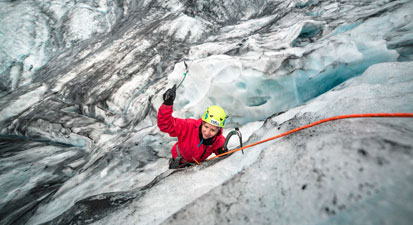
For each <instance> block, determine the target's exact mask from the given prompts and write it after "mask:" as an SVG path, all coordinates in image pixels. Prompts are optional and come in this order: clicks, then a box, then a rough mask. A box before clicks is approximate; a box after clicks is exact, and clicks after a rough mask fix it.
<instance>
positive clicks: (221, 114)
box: [202, 105, 227, 127]
mask: <svg viewBox="0 0 413 225" xmlns="http://www.w3.org/2000/svg"><path fill="white" fill-rule="evenodd" d="M226 118H227V114H226V113H225V111H224V109H223V108H221V107H219V106H217V105H213V106H210V107H208V108H207V110H206V111H205V113H204V115H202V120H203V121H205V122H207V123H209V124H211V125H214V126H217V127H224V125H225V119H226Z"/></svg>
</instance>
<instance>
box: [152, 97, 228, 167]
mask: <svg viewBox="0 0 413 225" xmlns="http://www.w3.org/2000/svg"><path fill="white" fill-rule="evenodd" d="M172 112H173V109H172V106H168V105H164V104H162V105H161V107H159V110H158V127H159V129H160V130H161V131H162V132H166V133H168V134H169V136H171V137H178V142H177V143H175V145H174V146H173V147H172V149H171V153H172V157H173V158H176V157H177V156H178V153H177V152H176V147H177V145H178V148H179V153H180V154H181V157H182V158H183V159H184V160H185V161H187V162H195V160H194V159H196V160H197V161H198V162H201V161H204V160H205V159H207V158H208V156H210V155H211V154H212V153H215V154H216V155H217V154H218V152H217V149H218V148H220V147H222V146H223V145H224V142H225V137H224V136H223V135H222V128H221V132H219V134H218V136H217V137H216V140H215V141H214V142H213V143H212V144H211V145H204V144H200V142H201V140H200V138H199V129H200V126H201V124H202V119H198V120H195V119H180V118H175V117H173V116H172ZM205 147H206V149H205ZM204 152H205V153H204ZM201 156H202V158H201Z"/></svg>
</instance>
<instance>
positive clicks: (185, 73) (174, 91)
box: [166, 61, 188, 98]
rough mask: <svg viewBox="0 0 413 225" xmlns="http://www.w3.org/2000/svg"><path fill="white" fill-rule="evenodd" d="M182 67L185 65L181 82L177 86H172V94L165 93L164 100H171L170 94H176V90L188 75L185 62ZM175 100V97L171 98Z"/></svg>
mask: <svg viewBox="0 0 413 225" xmlns="http://www.w3.org/2000/svg"><path fill="white" fill-rule="evenodd" d="M184 65H185V72H184V77H183V78H182V80H181V81H180V82H179V83H178V86H177V85H176V84H174V86H173V87H172V92H167V93H166V95H167V96H166V98H171V97H172V96H171V95H172V93H176V90H177V89H178V88H179V87H180V86H181V84H182V82H184V80H185V78H186V75H187V74H188V64H186V62H185V61H184ZM173 98H175V97H173Z"/></svg>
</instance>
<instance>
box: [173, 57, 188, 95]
mask: <svg viewBox="0 0 413 225" xmlns="http://www.w3.org/2000/svg"><path fill="white" fill-rule="evenodd" d="M184 65H185V73H184V77H183V78H182V80H181V81H180V82H179V84H178V86H176V89H178V88H179V87H180V86H181V84H182V82H184V80H185V78H186V75H187V74H188V64H186V62H185V61H184ZM176 89H175V90H176Z"/></svg>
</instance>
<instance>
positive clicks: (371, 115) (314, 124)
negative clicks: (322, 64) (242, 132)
mask: <svg viewBox="0 0 413 225" xmlns="http://www.w3.org/2000/svg"><path fill="white" fill-rule="evenodd" d="M360 117H413V113H366V114H350V115H341V116H334V117H330V118H327V119H323V120H319V121H317V122H314V123H311V124H308V125H305V126H302V127H299V128H295V129H293V130H290V131H287V132H285V133H282V134H279V135H276V136H274V137H271V138H268V139H265V140H262V141H259V142H255V143H252V144H249V145H246V146H244V147H240V148H237V149H234V150H231V151H228V152H225V153H222V154H219V155H216V156H214V157H211V158H209V159H207V160H212V159H215V158H217V157H222V156H225V155H228V154H231V153H234V152H237V151H241V150H244V149H246V148H250V147H252V146H255V145H259V144H262V143H264V142H267V141H271V140H274V139H277V138H280V137H283V136H286V135H289V134H292V133H295V132H297V131H300V130H303V129H306V128H309V127H313V126H316V125H319V124H322V123H325V122H328V121H333V120H340V119H349V118H360Z"/></svg>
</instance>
